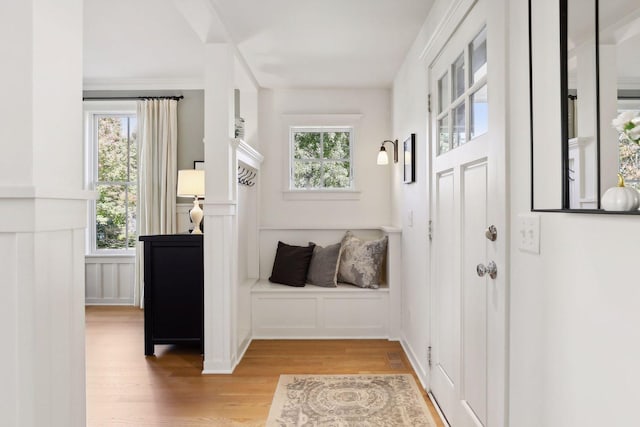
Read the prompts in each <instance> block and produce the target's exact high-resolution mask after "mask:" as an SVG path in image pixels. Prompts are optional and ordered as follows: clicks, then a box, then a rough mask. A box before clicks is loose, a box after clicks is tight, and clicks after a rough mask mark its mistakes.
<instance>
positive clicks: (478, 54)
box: [469, 28, 487, 84]
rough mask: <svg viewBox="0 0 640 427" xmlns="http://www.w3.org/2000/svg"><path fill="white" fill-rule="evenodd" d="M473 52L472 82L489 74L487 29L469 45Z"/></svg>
mask: <svg viewBox="0 0 640 427" xmlns="http://www.w3.org/2000/svg"><path fill="white" fill-rule="evenodd" d="M469 51H470V52H471V84H473V83H475V82H477V81H478V80H480V79H482V78H483V77H484V76H486V75H487V29H486V28H483V29H482V31H480V33H479V34H478V35H477V36H476V38H475V39H473V41H472V42H471V44H470V45H469Z"/></svg>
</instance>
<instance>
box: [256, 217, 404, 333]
mask: <svg viewBox="0 0 640 427" xmlns="http://www.w3.org/2000/svg"><path fill="white" fill-rule="evenodd" d="M346 230H347V229H317V228H314V229H283V228H277V229H276V228H262V229H261V230H260V234H259V266H260V267H259V268H260V279H259V280H258V281H257V282H256V283H255V284H254V285H253V286H252V288H251V314H252V316H251V319H252V321H251V324H252V336H253V338H292V339H293V338H388V339H399V338H400V337H399V329H400V293H401V280H402V275H401V272H400V263H401V258H400V250H401V242H400V238H401V233H400V230H399V229H397V228H394V227H379V228H349V230H351V231H352V232H353V233H354V234H355V235H356V236H358V237H360V238H362V239H365V240H370V239H379V238H380V237H382V236H384V235H387V236H388V237H389V242H388V247H387V257H386V261H385V265H384V278H385V280H384V283H383V284H382V286H381V287H380V288H379V289H362V288H358V287H356V286H353V285H347V284H339V285H338V287H337V288H324V287H320V286H314V285H310V284H307V285H306V286H305V287H302V288H296V287H291V286H286V285H280V284H275V283H271V282H269V281H268V277H269V275H270V274H271V270H272V266H273V260H274V258H275V253H276V248H277V244H278V241H282V242H285V243H288V244H291V245H307V244H308V243H309V242H314V243H316V244H319V245H322V246H327V245H330V244H333V243H337V242H340V240H341V239H342V237H343V236H344V233H345V231H346Z"/></svg>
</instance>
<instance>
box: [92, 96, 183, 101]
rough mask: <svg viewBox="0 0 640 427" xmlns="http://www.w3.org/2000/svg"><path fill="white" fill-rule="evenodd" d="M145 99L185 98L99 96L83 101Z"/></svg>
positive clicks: (166, 97)
mask: <svg viewBox="0 0 640 427" xmlns="http://www.w3.org/2000/svg"><path fill="white" fill-rule="evenodd" d="M143 99H173V100H175V101H180V100H181V99H184V96H182V95H180V96H97V97H91V96H87V97H82V100H83V101H137V100H143Z"/></svg>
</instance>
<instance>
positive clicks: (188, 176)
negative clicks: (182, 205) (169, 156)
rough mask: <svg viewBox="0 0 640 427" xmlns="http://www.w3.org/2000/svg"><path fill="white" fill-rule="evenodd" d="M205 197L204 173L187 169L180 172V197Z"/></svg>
mask: <svg viewBox="0 0 640 427" xmlns="http://www.w3.org/2000/svg"><path fill="white" fill-rule="evenodd" d="M202 196H204V171H203V170H195V169H185V170H179V171H178V197H202Z"/></svg>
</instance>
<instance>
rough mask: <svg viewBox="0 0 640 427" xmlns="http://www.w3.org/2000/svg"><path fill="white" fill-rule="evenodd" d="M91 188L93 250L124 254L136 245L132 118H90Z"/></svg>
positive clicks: (134, 127)
mask: <svg viewBox="0 0 640 427" xmlns="http://www.w3.org/2000/svg"><path fill="white" fill-rule="evenodd" d="M92 118H93V123H92V124H93V126H92V138H91V140H92V141H93V143H92V145H93V147H91V148H92V150H91V151H92V152H93V153H94V156H92V157H93V169H94V170H93V171H92V173H91V175H92V178H93V185H94V188H95V190H96V191H97V193H98V199H97V200H96V202H95V208H94V209H93V212H94V214H95V229H94V230H95V236H93V237H94V239H90V240H94V242H95V245H93V246H94V250H96V251H101V250H117V251H120V250H127V249H133V248H135V245H136V238H137V233H136V205H137V198H138V186H137V180H138V152H137V143H136V126H137V123H136V116H135V115H132V114H94V115H92Z"/></svg>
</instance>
